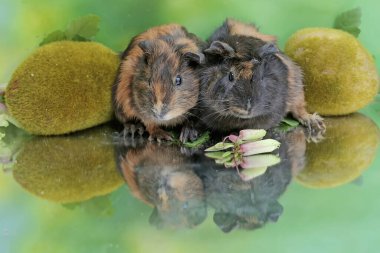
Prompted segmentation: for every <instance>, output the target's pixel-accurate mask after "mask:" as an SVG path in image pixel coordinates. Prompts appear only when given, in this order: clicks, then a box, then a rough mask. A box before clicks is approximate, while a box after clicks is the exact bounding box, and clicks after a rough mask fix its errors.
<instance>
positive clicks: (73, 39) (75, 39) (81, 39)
mask: <svg viewBox="0 0 380 253" xmlns="http://www.w3.org/2000/svg"><path fill="white" fill-rule="evenodd" d="M71 40H72V41H91V40H89V39H86V38H84V37H82V36H79V35H75V36H74V37H73V38H72V39H71Z"/></svg>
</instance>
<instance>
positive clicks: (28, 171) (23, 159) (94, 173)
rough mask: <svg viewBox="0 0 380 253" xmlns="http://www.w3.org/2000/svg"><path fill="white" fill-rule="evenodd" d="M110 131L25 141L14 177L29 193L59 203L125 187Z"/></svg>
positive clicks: (98, 130) (96, 130)
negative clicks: (116, 160)
mask: <svg viewBox="0 0 380 253" xmlns="http://www.w3.org/2000/svg"><path fill="white" fill-rule="evenodd" d="M110 131H111V130H110V129H107V128H104V127H100V128H96V129H89V130H86V131H82V132H78V133H75V134H73V135H69V136H50V137H35V138H33V139H31V140H29V141H26V142H25V144H24V145H23V147H22V149H21V151H20V153H19V154H18V155H17V158H16V163H15V164H14V167H13V176H14V178H15V180H16V181H17V182H18V183H19V184H20V185H21V186H22V187H23V188H24V189H26V190H27V191H29V192H31V193H33V194H35V195H37V196H39V197H41V198H44V199H47V200H50V201H54V202H59V203H73V202H81V201H84V200H87V199H90V198H93V197H95V196H100V195H105V194H107V193H110V192H112V191H114V190H116V189H117V188H118V187H119V186H120V185H122V184H123V179H122V178H121V176H120V175H119V173H118V172H117V169H116V164H115V155H114V148H113V145H112V143H110V141H109V136H110Z"/></svg>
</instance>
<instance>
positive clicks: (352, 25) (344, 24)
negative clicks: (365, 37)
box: [334, 7, 362, 37]
mask: <svg viewBox="0 0 380 253" xmlns="http://www.w3.org/2000/svg"><path fill="white" fill-rule="evenodd" d="M361 16H362V12H361V9H360V8H359V7H358V8H355V9H352V10H349V11H345V12H343V13H341V14H339V15H338V16H337V17H336V18H335V21H334V28H336V29H340V30H343V31H346V32H348V33H351V34H352V35H354V36H355V37H358V36H359V33H360V29H359V26H360V23H361Z"/></svg>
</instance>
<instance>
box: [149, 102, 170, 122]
mask: <svg viewBox="0 0 380 253" xmlns="http://www.w3.org/2000/svg"><path fill="white" fill-rule="evenodd" d="M152 112H153V115H154V117H155V118H157V119H159V120H165V115H166V114H167V112H168V109H167V105H165V104H162V103H158V104H155V105H154V107H153V108H152Z"/></svg>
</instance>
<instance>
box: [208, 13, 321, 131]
mask: <svg viewBox="0 0 380 253" xmlns="http://www.w3.org/2000/svg"><path fill="white" fill-rule="evenodd" d="M204 53H205V56H206V64H205V65H204V66H203V68H202V71H201V93H200V116H201V119H202V122H203V123H204V124H205V125H207V126H208V127H210V128H212V129H214V130H219V131H231V130H234V129H244V128H263V129H268V128H271V127H274V126H276V125H278V124H279V123H280V122H281V120H282V119H283V118H284V117H285V115H286V114H287V113H289V112H290V113H291V114H292V115H293V117H294V118H296V119H297V120H299V121H300V122H301V123H302V124H303V125H305V126H308V127H309V128H310V129H311V128H312V127H316V128H318V129H324V124H323V119H322V118H321V117H320V116H319V115H317V114H309V113H308V112H307V111H306V109H305V99H304V91H303V84H302V71H301V69H300V67H298V66H297V65H296V64H295V63H294V62H292V61H291V60H290V59H289V58H288V57H287V56H286V55H285V54H284V53H282V52H281V51H280V50H279V49H278V47H277V45H276V38H275V37H274V36H271V35H264V34H261V33H259V32H258V30H257V28H256V27H255V26H254V25H250V24H245V23H241V22H238V21H235V20H233V19H227V20H226V21H225V22H224V24H223V25H222V26H221V27H219V28H218V29H217V30H216V31H215V32H214V34H213V35H212V36H211V37H210V38H209V40H208V48H207V49H206V50H204Z"/></svg>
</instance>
